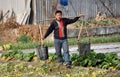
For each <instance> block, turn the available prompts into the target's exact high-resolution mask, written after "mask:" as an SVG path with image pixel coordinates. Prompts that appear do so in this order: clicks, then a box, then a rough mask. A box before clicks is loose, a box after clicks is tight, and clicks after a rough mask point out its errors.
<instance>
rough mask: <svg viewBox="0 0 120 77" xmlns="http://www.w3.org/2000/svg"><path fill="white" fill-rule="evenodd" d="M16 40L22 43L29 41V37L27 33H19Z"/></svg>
mask: <svg viewBox="0 0 120 77" xmlns="http://www.w3.org/2000/svg"><path fill="white" fill-rule="evenodd" d="M17 41H18V42H22V43H28V42H30V41H31V39H30V37H29V36H27V35H21V36H20V37H19V38H18V39H17Z"/></svg>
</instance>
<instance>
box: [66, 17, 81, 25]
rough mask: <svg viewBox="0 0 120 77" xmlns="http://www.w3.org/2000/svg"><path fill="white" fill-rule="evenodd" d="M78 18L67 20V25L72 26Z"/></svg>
mask: <svg viewBox="0 0 120 77" xmlns="http://www.w3.org/2000/svg"><path fill="white" fill-rule="evenodd" d="M79 18H80V17H75V18H74V19H67V24H72V23H74V22H76V21H77V20H78V19H79Z"/></svg>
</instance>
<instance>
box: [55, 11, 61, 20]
mask: <svg viewBox="0 0 120 77" xmlns="http://www.w3.org/2000/svg"><path fill="white" fill-rule="evenodd" d="M55 18H56V19H57V20H60V19H61V18H62V11H60V10H57V11H56V12H55Z"/></svg>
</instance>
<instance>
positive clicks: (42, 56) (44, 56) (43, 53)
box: [36, 45, 49, 60]
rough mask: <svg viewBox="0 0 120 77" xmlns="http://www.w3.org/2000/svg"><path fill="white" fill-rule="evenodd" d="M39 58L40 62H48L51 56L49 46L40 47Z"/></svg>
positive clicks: (38, 49) (37, 52) (38, 50)
mask: <svg viewBox="0 0 120 77" xmlns="http://www.w3.org/2000/svg"><path fill="white" fill-rule="evenodd" d="M36 54H37V58H38V59H40V60H47V59H48V57H49V55H48V47H47V46H42V45H39V46H38V48H37V51H36Z"/></svg>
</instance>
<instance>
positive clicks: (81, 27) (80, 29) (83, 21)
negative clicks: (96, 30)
mask: <svg viewBox="0 0 120 77" xmlns="http://www.w3.org/2000/svg"><path fill="white" fill-rule="evenodd" d="M84 23H85V18H84V17H83V20H82V25H81V26H80V28H79V33H78V38H77V41H79V40H80V34H81V32H82V29H83V26H84ZM85 31H86V33H87V36H88V38H89V43H90V36H89V33H88V31H87V27H86V26H85Z"/></svg>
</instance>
